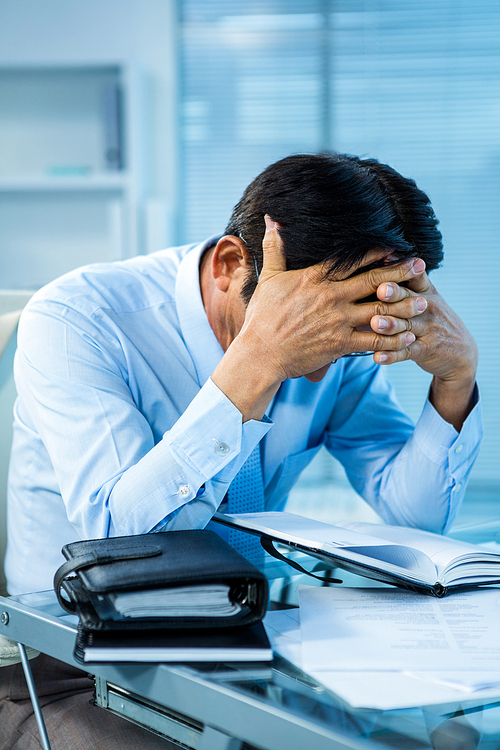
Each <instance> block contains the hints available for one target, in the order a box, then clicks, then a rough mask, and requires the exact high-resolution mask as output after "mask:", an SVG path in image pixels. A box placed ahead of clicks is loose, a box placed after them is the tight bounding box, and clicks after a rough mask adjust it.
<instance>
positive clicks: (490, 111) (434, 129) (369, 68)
mask: <svg viewBox="0 0 500 750" xmlns="http://www.w3.org/2000/svg"><path fill="white" fill-rule="evenodd" d="M499 40H500V4H499V3H498V2H496V0H240V1H239V2H235V0H80V1H79V2H76V0H43V2H41V0H0V287H2V289H3V290H4V294H6V295H7V297H8V296H9V290H10V293H12V290H19V289H28V290H31V289H36V288H38V287H39V286H40V285H42V284H44V283H46V282H47V281H49V280H50V279H52V278H54V277H56V276H58V275H60V274H62V273H64V272H65V271H67V270H70V269H72V268H75V267H77V266H79V265H82V264H85V263H90V262H94V261H99V260H113V259H117V258H121V257H128V256H130V255H133V254H135V253H147V252H152V251H155V250H158V249H160V248H162V247H165V246H167V245H170V244H176V243H177V244H179V243H185V242H192V241H198V240H203V239H204V238H206V237H208V236H209V235H210V234H213V233H216V232H220V231H222V230H223V229H224V227H225V224H226V222H227V218H228V216H229V213H230V211H231V208H232V206H233V205H234V204H235V203H236V201H237V200H238V198H239V197H240V195H241V192H242V190H243V189H244V187H245V186H246V185H247V184H248V182H249V181H250V180H251V179H252V178H253V177H254V176H255V175H256V174H258V172H259V171H261V170H262V169H263V168H264V167H265V166H267V165H268V164H269V163H271V162H273V161H275V160H276V159H279V158H281V157H283V156H286V155H288V154H290V153H294V152H295V153H297V152H303V151H307V152H314V151H319V150H323V149H334V150H337V151H342V152H349V153H354V154H358V155H363V156H369V157H375V158H377V159H379V160H382V161H386V162H389V163H390V164H391V165H393V166H394V167H396V168H397V169H398V170H400V171H401V172H402V173H403V174H405V175H407V176H411V177H413V178H414V179H415V180H416V181H417V183H418V184H419V186H420V187H422V188H423V189H424V190H425V191H426V192H427V193H428V194H429V195H430V197H431V200H432V203H433V205H434V207H435V210H436V213H437V215H438V217H439V219H440V222H441V230H442V233H443V236H444V242H445V250H446V256H445V264H444V267H443V268H442V269H439V270H438V271H436V272H435V273H434V274H433V281H434V283H435V284H436V285H437V286H438V287H439V289H440V291H441V292H442V293H443V295H444V296H445V297H446V298H447V299H448V301H449V302H450V303H451V305H452V306H453V307H454V308H455V309H456V310H457V311H458V312H459V314H460V315H461V316H462V317H463V319H464V320H465V322H466V323H467V325H468V326H469V328H470V329H471V331H472V332H473V334H474V336H475V338H476V340H477V342H478V345H479V349H480V371H479V380H480V384H481V392H482V398H483V404H484V412H485V431H486V436H485V442H484V446H483V449H482V452H481V455H480V457H479V460H478V462H477V464H476V466H475V468H474V472H473V475H472V479H471V483H470V488H469V491H468V496H467V502H466V505H465V506H464V507H465V510H464V514H465V515H462V518H466V516H467V514H469V515H468V517H467V518H470V517H473V516H474V514H475V513H476V512H477V510H478V508H479V507H480V506H481V504H485V505H486V506H487V507H488V509H489V511H488V512H490V513H491V515H495V514H496V513H497V510H496V507H497V503H498V500H500V492H499V490H500V462H499V460H498V454H499V451H500V396H499V393H498V371H499V367H500V348H499V343H498V341H497V337H496V328H497V318H498V311H497V303H498V297H499V291H500V283H499V276H500V252H499V237H500V232H499V229H500V227H499V224H500V210H499V204H500V181H499V168H500V127H499V120H500V86H499V79H500V45H499ZM5 290H7V292H5ZM388 377H389V378H390V379H391V380H392V381H393V383H394V385H395V387H396V389H397V392H398V395H399V398H400V401H401V403H402V404H403V406H404V407H405V409H406V410H407V411H408V412H409V413H410V415H411V416H412V417H413V418H414V419H417V418H418V415H419V412H420V409H421V405H422V403H423V400H424V398H425V395H426V392H427V389H428V385H429V378H428V376H426V375H425V373H422V372H421V371H420V370H419V369H418V368H417V367H415V366H414V365H413V364H412V363H405V364H402V365H398V366H396V367H394V368H388ZM1 386H2V384H1V383H0V387H1ZM9 420H10V417H8V415H2V425H3V426H4V425H7V427H8V424H9ZM290 509H292V510H296V511H299V512H303V513H305V514H307V513H309V514H311V515H316V516H318V517H329V518H331V519H332V520H343V519H345V518H348V517H361V518H368V519H373V518H374V514H372V513H371V511H369V510H367V509H366V508H365V506H364V504H363V503H362V502H361V501H360V500H359V498H357V497H356V495H355V494H354V492H353V491H352V490H351V489H350V488H349V487H348V485H347V482H346V479H345V476H344V474H343V472H342V469H341V467H339V466H338V465H337V464H336V463H335V461H333V459H331V458H330V457H328V456H327V455H326V453H324V452H322V453H320V454H319V456H318V457H317V458H316V459H315V461H314V462H313V464H311V466H310V467H309V468H308V469H307V470H306V471H305V472H304V474H303V476H302V478H301V480H300V482H299V485H298V486H297V487H296V489H295V490H294V491H293V493H292V496H291V499H290Z"/></svg>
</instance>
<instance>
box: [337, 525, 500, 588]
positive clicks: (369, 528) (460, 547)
mask: <svg viewBox="0 0 500 750" xmlns="http://www.w3.org/2000/svg"><path fill="white" fill-rule="evenodd" d="M346 528H349V529H351V530H352V531H359V532H360V533H361V534H371V535H372V536H374V537H378V538H379V539H384V540H385V541H387V542H393V543H394V544H405V545H408V546H410V547H413V548H415V549H418V550H420V551H421V552H424V553H425V554H426V555H427V556H428V557H429V558H430V559H431V560H432V561H433V563H434V565H435V566H436V569H437V571H438V574H439V576H441V575H442V574H443V572H444V571H445V570H446V569H447V568H448V567H449V566H451V565H452V563H453V562H454V561H457V562H458V561H459V560H460V559H463V558H464V557H467V558H470V559H471V560H472V559H476V560H483V561H485V562H486V561H488V560H491V561H494V560H495V559H496V560H497V561H498V562H500V555H499V554H496V553H495V552H493V551H491V552H490V551H488V550H483V549H482V548H480V547H476V546H475V545H474V544H469V543H468V542H462V541H457V540H456V539H451V538H450V537H446V536H442V535H440V534H433V533H431V532H430V531H422V529H412V528H408V527H406V526H384V525H381V524H374V523H362V522H359V523H349V524H346Z"/></svg>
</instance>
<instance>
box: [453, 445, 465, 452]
mask: <svg viewBox="0 0 500 750" xmlns="http://www.w3.org/2000/svg"><path fill="white" fill-rule="evenodd" d="M463 447H464V446H463V445H457V447H456V448H455V453H460V451H461V450H462V448H463Z"/></svg>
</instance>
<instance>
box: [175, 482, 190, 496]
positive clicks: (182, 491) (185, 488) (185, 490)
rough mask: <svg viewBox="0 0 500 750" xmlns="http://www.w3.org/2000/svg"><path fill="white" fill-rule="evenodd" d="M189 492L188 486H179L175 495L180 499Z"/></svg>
mask: <svg viewBox="0 0 500 750" xmlns="http://www.w3.org/2000/svg"><path fill="white" fill-rule="evenodd" d="M190 492H191V487H190V486H189V484H181V486H180V487H179V489H178V490H177V494H178V495H179V496H180V497H187V496H188V495H189V493H190Z"/></svg>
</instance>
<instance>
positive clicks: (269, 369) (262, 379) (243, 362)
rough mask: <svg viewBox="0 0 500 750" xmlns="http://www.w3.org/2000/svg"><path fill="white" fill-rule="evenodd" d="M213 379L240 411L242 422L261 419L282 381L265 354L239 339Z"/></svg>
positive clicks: (230, 349)
mask: <svg viewBox="0 0 500 750" xmlns="http://www.w3.org/2000/svg"><path fill="white" fill-rule="evenodd" d="M212 380H213V382H214V383H215V385H216V386H217V387H218V388H220V390H221V391H222V392H223V393H224V394H225V396H227V398H228V399H229V400H230V401H231V402H232V403H233V404H234V405H235V406H236V408H237V409H238V410H239V411H240V412H241V415H242V421H243V422H247V421H248V420H250V419H256V420H261V419H262V417H263V416H264V414H265V412H266V409H267V407H268V406H269V404H270V402H271V400H272V398H273V396H274V395H275V394H276V392H277V391H278V388H279V387H280V385H281V383H282V381H283V379H282V378H280V376H279V374H278V371H277V368H275V367H273V363H272V361H270V360H269V358H266V356H265V353H264V352H262V350H259V349H258V347H248V346H247V344H246V342H245V341H242V340H240V338H239V337H236V338H235V339H234V341H233V342H232V344H231V345H230V346H229V347H228V349H227V351H226V353H225V354H224V356H223V358H222V360H221V361H220V363H219V365H218V366H217V367H216V369H215V370H214V372H213V374H212Z"/></svg>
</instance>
